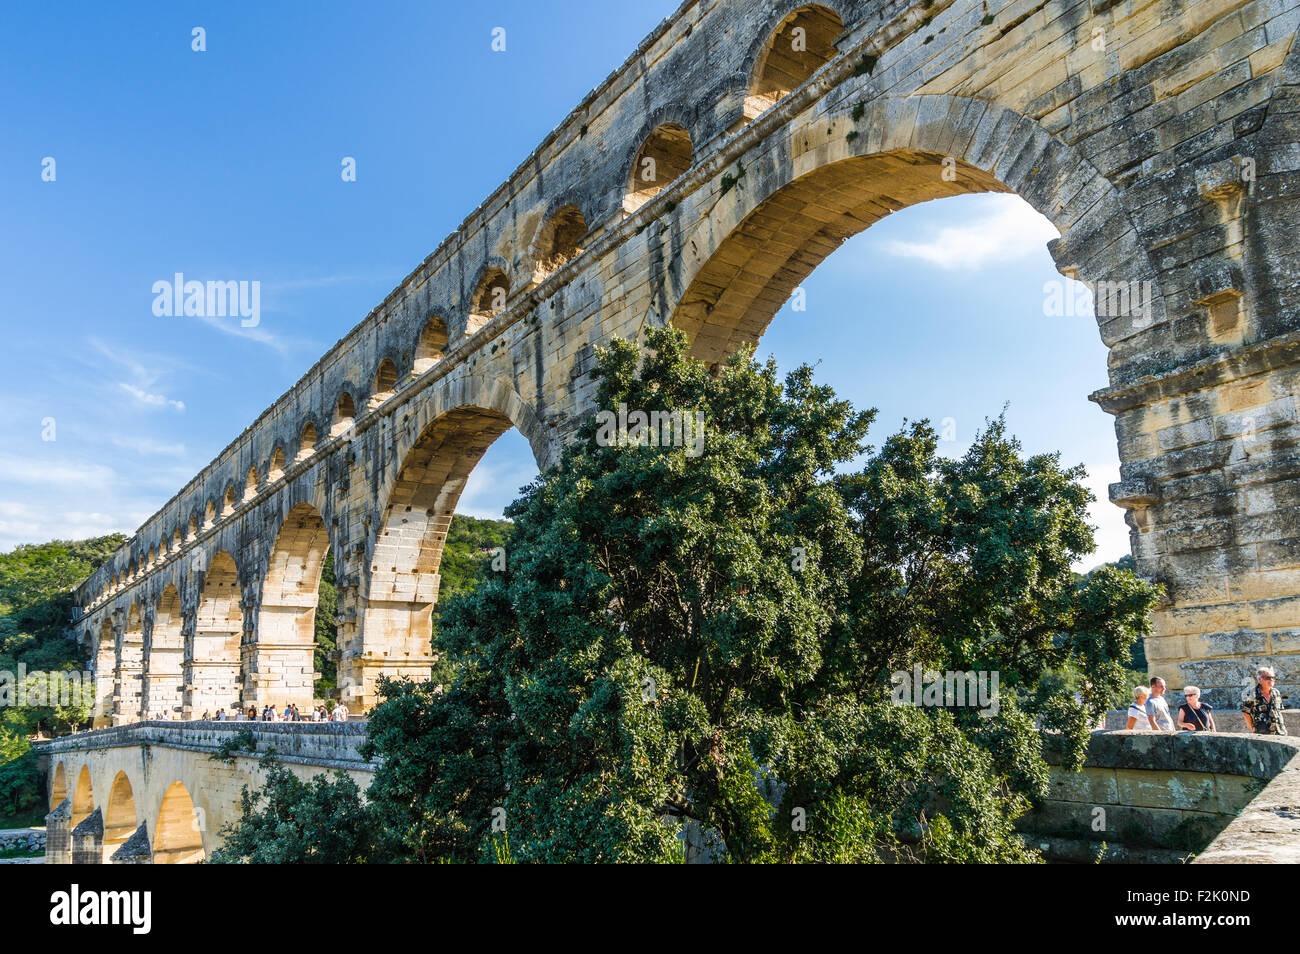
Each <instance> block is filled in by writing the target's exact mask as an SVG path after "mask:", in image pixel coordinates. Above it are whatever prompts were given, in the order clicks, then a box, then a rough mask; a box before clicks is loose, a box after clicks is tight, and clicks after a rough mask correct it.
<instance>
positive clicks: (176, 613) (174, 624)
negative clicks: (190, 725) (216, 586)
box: [141, 583, 185, 719]
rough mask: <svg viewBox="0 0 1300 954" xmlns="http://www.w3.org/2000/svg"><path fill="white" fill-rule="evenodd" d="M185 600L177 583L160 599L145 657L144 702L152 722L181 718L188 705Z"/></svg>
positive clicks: (144, 711) (144, 710)
mask: <svg viewBox="0 0 1300 954" xmlns="http://www.w3.org/2000/svg"><path fill="white" fill-rule="evenodd" d="M182 624H183V616H182V613H181V598H180V594H179V592H178V591H177V589H176V585H175V584H173V583H169V584H167V586H166V587H165V588H164V589H163V593H162V596H161V597H159V599H158V608H157V610H156V612H155V613H154V622H153V628H152V630H151V631H150V634H149V645H148V650H147V652H146V654H145V669H144V699H143V703H142V705H141V711H142V712H143V713H144V714H145V715H146V716H147V717H148V718H155V719H156V718H166V719H174V718H178V717H179V714H180V712H181V707H182V704H183V702H184V668H185V637H184V636H183V634H182V632H181V627H182Z"/></svg>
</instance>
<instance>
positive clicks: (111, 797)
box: [104, 772, 140, 864]
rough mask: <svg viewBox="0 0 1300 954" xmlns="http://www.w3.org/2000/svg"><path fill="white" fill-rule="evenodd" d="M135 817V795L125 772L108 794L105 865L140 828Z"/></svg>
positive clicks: (118, 775)
mask: <svg viewBox="0 0 1300 954" xmlns="http://www.w3.org/2000/svg"><path fill="white" fill-rule="evenodd" d="M139 824H140V823H139V822H138V821H137V820H136V815H135V793H134V792H133V791H132V790H131V782H130V780H129V779H128V778H127V777H126V773H125V772H118V773H117V775H116V776H115V777H114V778H113V786H112V788H110V789H109V792H108V806H107V808H106V809H105V811H104V863H105V864H108V862H109V859H111V858H112V857H113V852H115V851H117V849H118V848H120V847H122V843H123V842H125V841H126V840H127V839H128V838H130V837H131V835H132V834H134V833H135V830H136V828H137V827H138V826H139Z"/></svg>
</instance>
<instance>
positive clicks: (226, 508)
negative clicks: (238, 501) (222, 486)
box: [221, 484, 235, 517]
mask: <svg viewBox="0 0 1300 954" xmlns="http://www.w3.org/2000/svg"><path fill="white" fill-rule="evenodd" d="M234 512H235V485H234V484H230V485H228V486H227V487H226V493H225V496H224V497H222V502H221V516H223V517H229V516H230V515H231V514H232V513H234Z"/></svg>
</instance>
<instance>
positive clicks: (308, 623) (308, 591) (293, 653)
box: [244, 503, 330, 710]
mask: <svg viewBox="0 0 1300 954" xmlns="http://www.w3.org/2000/svg"><path fill="white" fill-rule="evenodd" d="M329 549H330V539H329V533H328V531H327V530H326V528H325V521H324V519H323V518H322V517H321V514H320V511H318V510H317V509H316V508H315V507H314V506H312V505H311V504H309V503H301V504H298V505H297V506H295V507H294V508H293V509H292V510H290V511H289V515H288V516H287V517H286V518H285V521H284V524H283V525H282V526H281V527H280V532H279V533H278V534H277V535H276V538H275V544H274V546H273V548H272V551H271V557H270V561H269V562H268V564H267V569H266V576H265V578H264V579H263V582H262V601H261V606H260V608H259V611H258V618H257V631H256V639H255V641H254V642H253V643H252V644H251V645H250V646H248V647H247V648H246V654H245V661H244V669H245V679H246V682H245V699H244V704H245V705H255V706H261V705H265V704H266V703H268V702H269V703H271V704H272V705H274V706H276V707H277V708H280V707H283V706H285V705H288V704H290V703H293V704H295V705H297V706H299V707H300V708H302V709H304V710H305V709H307V708H308V707H310V705H311V703H312V699H313V698H314V696H315V689H314V686H315V676H316V672H315V650H316V605H317V602H318V600H319V598H320V581H321V572H322V570H323V568H324V566H325V557H326V556H327V555H328V554H329Z"/></svg>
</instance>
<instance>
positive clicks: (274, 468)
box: [266, 447, 284, 481]
mask: <svg viewBox="0 0 1300 954" xmlns="http://www.w3.org/2000/svg"><path fill="white" fill-rule="evenodd" d="M283 476H284V448H283V447H277V448H276V449H275V450H273V451H272V452H271V467H270V469H269V470H268V471H267V472H266V479H267V480H272V481H275V480H279V479H280V478H282V477H283Z"/></svg>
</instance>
